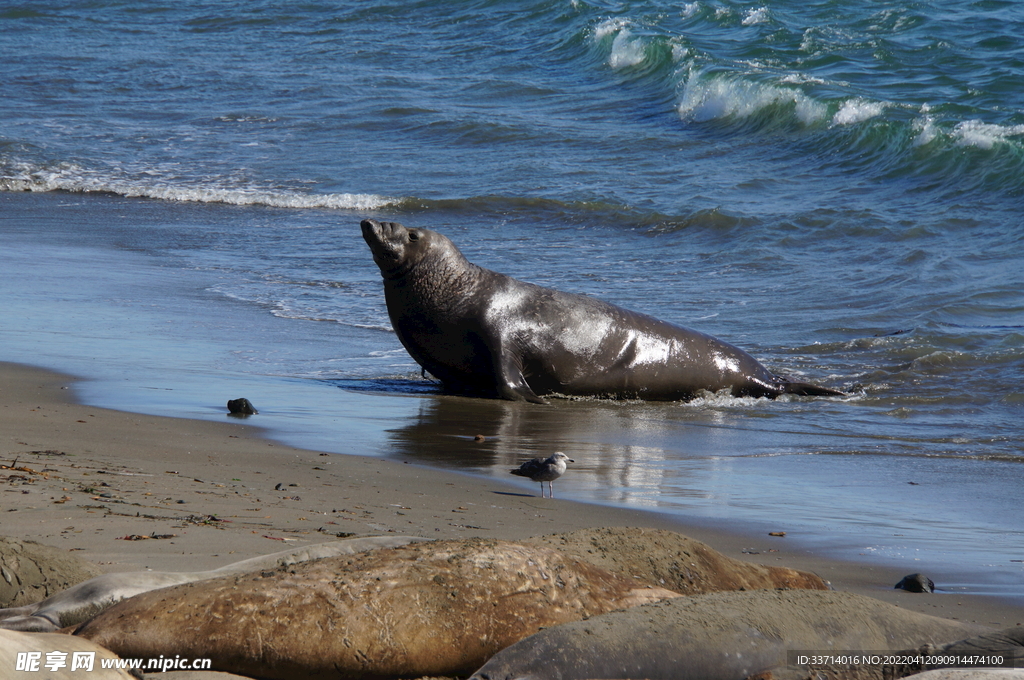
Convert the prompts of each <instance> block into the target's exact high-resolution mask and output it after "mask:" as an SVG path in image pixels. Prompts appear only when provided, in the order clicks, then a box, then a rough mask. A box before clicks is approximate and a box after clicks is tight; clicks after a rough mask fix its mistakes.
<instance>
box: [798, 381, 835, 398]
mask: <svg viewBox="0 0 1024 680" xmlns="http://www.w3.org/2000/svg"><path fill="white" fill-rule="evenodd" d="M782 393H783V394H798V395H800V396H802V397H847V396H849V395H848V394H847V393H846V392H840V391H839V390H833V389H832V388H830V387H822V386H820V385H815V384H814V383H805V382H790V381H789V380H786V381H785V382H783V383H782Z"/></svg>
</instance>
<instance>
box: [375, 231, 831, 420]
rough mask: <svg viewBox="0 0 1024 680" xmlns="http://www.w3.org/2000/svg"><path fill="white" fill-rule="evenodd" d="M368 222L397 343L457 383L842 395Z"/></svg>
mask: <svg viewBox="0 0 1024 680" xmlns="http://www.w3.org/2000/svg"><path fill="white" fill-rule="evenodd" d="M361 228H362V232H363V238H364V239H365V240H366V243H367V244H368V245H369V246H370V250H371V251H372V252H373V260H374V262H376V263H377V266H378V267H380V273H381V275H382V276H383V278H384V297H385V300H386V301H387V307H388V315H389V316H390V317H391V325H392V326H393V327H394V329H395V333H396V334H397V335H398V339H399V340H400V341H401V342H402V344H403V345H404V346H405V348H406V350H408V352H409V354H410V355H412V358H413V359H415V360H416V361H417V362H418V363H419V364H420V366H422V367H423V368H424V369H425V370H426V371H428V372H430V373H431V374H432V375H433V376H435V377H436V378H438V379H439V380H440V381H441V382H442V383H444V386H445V388H446V389H448V390H450V391H454V392H464V393H467V392H468V393H478V394H480V393H482V394H486V395H489V396H498V397H501V398H504V399H510V400H513V401H523V400H525V401H530V402H535V403H544V400H543V399H542V398H541V396H539V395H550V394H561V395H567V396H596V397H612V398H625V399H647V400H669V401H674V400H687V399H692V398H694V397H696V396H697V395H698V394H700V393H701V392H704V391H709V392H717V391H719V390H729V391H730V392H731V393H732V394H733V395H734V396H750V397H770V398H774V397H777V396H779V395H782V394H799V395H816V396H842V395H843V393H842V392H839V391H837V390H832V389H828V388H825V387H819V386H817V385H812V384H809V383H802V382H793V381H790V380H789V379H787V378H784V377H782V376H778V375H775V374H773V373H771V372H770V371H769V370H768V369H766V368H765V367H764V366H762V365H761V364H760V363H758V361H757V360H756V359H754V358H753V357H752V356H750V355H749V354H747V353H746V352H744V351H743V350H741V349H739V348H738V347H734V346H733V345H730V344H729V343H727V342H723V341H721V340H718V339H717V338H713V337H711V336H710V335H705V334H704V333H699V332H697V331H694V330H690V329H688V328H683V327H682V326H676V325H673V324H670V323H666V322H664V321H659V320H658V319H655V318H653V317H650V316H647V315H645V314H638V313H637V312H631V311H629V310H627V309H623V308H622V307H617V306H615V305H612V304H609V303H607V302H601V301H600V300H596V299H594V298H591V297H587V296H584V295H575V294H572V293H563V292H560V291H557V290H553V289H550V288H543V287H541V286H537V285H534V284H530V283H524V282H522V281H517V280H516V279H513V278H511V277H509V276H505V275H504V274H499V273H497V272H493V271H490V270H487V269H483V268H482V267H478V266H476V265H474V264H471V263H470V262H469V261H468V260H466V258H465V257H464V256H463V255H462V253H461V252H459V249H458V248H456V247H455V244H453V243H452V242H451V241H450V240H448V238H447V237H445V236H443V235H441V234H439V233H437V232H435V231H431V230H429V229H408V228H406V227H404V226H402V225H401V224H398V223H397V222H378V221H376V220H363V222H362V223H361Z"/></svg>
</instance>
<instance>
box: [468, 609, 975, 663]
mask: <svg viewBox="0 0 1024 680" xmlns="http://www.w3.org/2000/svg"><path fill="white" fill-rule="evenodd" d="M986 631H990V629H987V628H985V627H984V626H977V625H973V624H966V623H961V622H959V621H951V620H947V619H940V618H937V617H934V616H928V615H926V614H918V613H916V612H910V611H907V610H905V609H900V608H899V607H895V606H893V605H891V604H887V603H885V602H881V601H879V600H874V599H872V598H869V597H864V596H861V595H853V594H851V593H838V592H824V591H819V590H757V591H749V592H724V593H711V594H707V595H692V596H689V597H680V598H675V599H672V600H665V601H662V602H656V603H654V604H649V605H643V606H640V607H634V608H632V609H627V610H625V611H617V612H611V613H609V614H603V615H601V616H595V617H593V618H591V619H589V620H586V621H575V622H572V623H566V624H562V625H559V626H554V627H552V628H546V629H545V630H542V631H541V632H539V633H537V634H536V635H531V636H530V637H528V638H526V639H524V640H520V641H519V642H517V643H516V644H514V645H512V646H510V647H508V648H506V649H504V650H502V651H501V652H498V653H497V654H495V655H494V656H493V657H491V659H490V660H489V661H488V662H487V663H486V664H484V665H483V667H481V668H480V669H479V670H478V671H477V672H476V673H474V674H473V676H472V677H471V679H470V680H513V679H524V680H525V679H526V678H529V679H530V680H547V679H551V680H556V679H557V680H581V679H583V678H648V679H649V680H741V679H742V678H747V677H749V676H751V675H754V674H755V673H760V672H762V671H765V670H767V669H772V668H776V667H779V666H785V664H786V663H787V654H788V652H790V651H799V650H807V651H819V650H820V651H822V652H827V651H830V650H831V651H844V650H863V651H868V650H898V649H906V648H909V647H912V646H914V645H919V644H922V643H925V642H929V641H932V642H939V643H941V642H947V641H950V640H958V639H961V638H963V637H965V636H971V635H977V634H979V633H982V632H986Z"/></svg>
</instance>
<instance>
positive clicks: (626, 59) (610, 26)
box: [594, 18, 647, 70]
mask: <svg viewBox="0 0 1024 680" xmlns="http://www.w3.org/2000/svg"><path fill="white" fill-rule="evenodd" d="M630 26H632V23H631V22H630V21H629V20H628V19H621V18H620V19H606V20H605V21H602V22H601V23H600V24H599V25H598V26H597V28H595V29H594V39H595V40H597V41H601V40H603V39H605V38H607V37H608V36H610V35H614V36H615V38H614V39H613V40H612V46H611V52H610V53H609V55H608V65H609V66H611V67H612V68H613V69H616V70H618V69H621V68H628V67H630V66H636V65H637V64H640V63H642V62H643V60H644V58H645V57H646V54H647V53H646V48H645V45H644V40H643V39H642V38H639V37H637V36H635V35H634V34H633V32H632V31H631V30H630Z"/></svg>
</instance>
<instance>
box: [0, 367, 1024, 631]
mask: <svg viewBox="0 0 1024 680" xmlns="http://www.w3.org/2000/svg"><path fill="white" fill-rule="evenodd" d="M74 385H75V380H74V379H73V378H72V377H69V376H65V375H60V374H56V373H52V372H49V371H45V370H42V369H37V368H31V367H26V366H21V365H17V364H5V363H0V465H2V466H4V467H2V468H0V482H2V486H0V489H2V490H0V535H5V536H11V537H15V538H21V539H30V540H35V541H38V542H40V543H44V544H46V545H50V546H54V547H57V548H62V549H66V550H68V551H70V552H73V553H74V554H75V555H77V556H79V557H82V558H84V559H86V560H89V561H92V562H94V563H96V564H98V565H100V567H101V568H102V569H104V570H106V571H111V572H114V571H134V570H143V569H153V570H164V571H198V570H204V569H211V568H215V567H219V566H222V565H225V564H228V563H231V562H235V561H238V560H242V559H246V558H249V557H253V556H256V555H261V554H267V553H272V552H277V551H280V550H283V549H286V548H291V547H297V546H303V545H310V544H315V543H323V542H326V541H329V540H331V539H333V538H335V537H337V536H343V537H344V536H350V535H356V536H361V535H371V534H386V533H393V534H409V535H416V536H424V537H428V538H457V537H471V536H481V537H493V538H506V539H519V538H525V537H528V536H535V535H541V534H550V533H555V532H564V531H572V530H575V529H581V528H586V527H601V526H629V527H637V528H638V530H639V529H642V528H660V529H670V530H674V531H678V532H680V533H683V534H686V535H688V536H692V537H693V538H696V539H699V540H702V541H704V542H706V543H708V544H709V545H711V546H712V547H713V548H715V549H717V550H719V551H721V552H723V553H725V554H726V555H729V556H730V557H734V558H738V559H745V560H748V561H752V562H758V563H760V564H766V565H781V566H787V567H792V568H795V569H802V570H807V571H812V572H815V573H817V574H819V575H820V576H821V577H823V578H825V579H826V580H828V581H830V582H831V583H832V585H833V586H834V587H835V588H836V589H838V590H845V591H850V592H856V593H860V594H863V595H869V596H873V597H877V598H879V599H882V600H885V601H888V602H892V603H894V604H898V605H900V606H903V607H906V608H908V609H912V610H915V611H920V612H924V613H927V614H932V615H936V616H943V617H947V618H953V619H959V620H962V621H971V622H977V623H981V624H985V625H991V626H1000V627H1001V626H1012V625H1024V607H1021V606H1019V605H1016V604H1014V603H1012V602H1004V601H1002V600H999V599H997V598H991V597H983V596H970V595H961V594H949V593H945V594H939V593H936V594H932V595H923V594H911V593H905V592H902V591H895V590H893V589H892V585H893V584H894V583H896V582H897V581H898V580H899V579H900V578H901V577H902V576H904V575H905V574H906V573H908V571H912V569H911V570H899V569H893V568H891V567H889V566H871V565H864V564H854V563H844V562H839V561H835V560H829V559H826V558H824V557H821V556H818V555H815V554H814V553H813V552H808V551H807V550H805V549H799V550H797V549H792V548H789V547H787V544H786V539H785V538H777V537H770V536H767V535H744V534H738V533H731V532H728V531H724V530H720V529H714V528H708V527H706V526H697V525H686V524H685V523H682V522H680V521H679V520H678V518H676V517H669V516H664V515H659V514H655V513H648V512H642V511H634V510H629V509H622V508H613V507H608V506H601V505H592V504H585V503H577V502H573V501H572V500H569V499H570V498H571V477H570V475H571V470H570V472H568V473H567V474H566V477H565V478H563V483H562V484H561V485H559V484H558V483H556V493H557V494H559V495H560V496H562V497H559V498H555V499H541V498H540V497H539V494H540V489H539V485H538V488H537V490H536V495H530V494H525V493H524V492H523V490H522V487H521V486H516V485H514V484H508V485H506V484H504V483H502V482H501V481H500V480H493V479H486V478H481V477H474V476H469V475H460V474H458V473H453V472H447V471H439V470H433V469H429V468H425V467H422V466H420V465H417V464H414V463H411V462H404V461H391V460H383V459H380V458H373V457H362V456H354V455H345V456H343V455H337V454H328V453H321V452H317V451H306V450H301V449H296V448H291V447H288V446H284V445H282V444H279V443H276V442H273V441H270V440H268V439H266V438H265V437H263V436H262V433H261V430H260V429H259V428H258V427H257V425H258V423H259V416H254V417H252V418H250V419H248V420H239V419H234V418H229V417H227V415H225V422H223V423H217V422H207V421H198V420H186V419H176V418H162V417H156V416H146V415H137V414H132V413H124V412H119V411H112V410H106V409H100V408H94V407H90V406H85V405H82V404H79V403H77V402H76V401H75V389H74ZM225 413H226V409H225ZM338 436H339V437H340V438H343V437H344V432H339V433H338ZM751 553H758V554H751Z"/></svg>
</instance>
